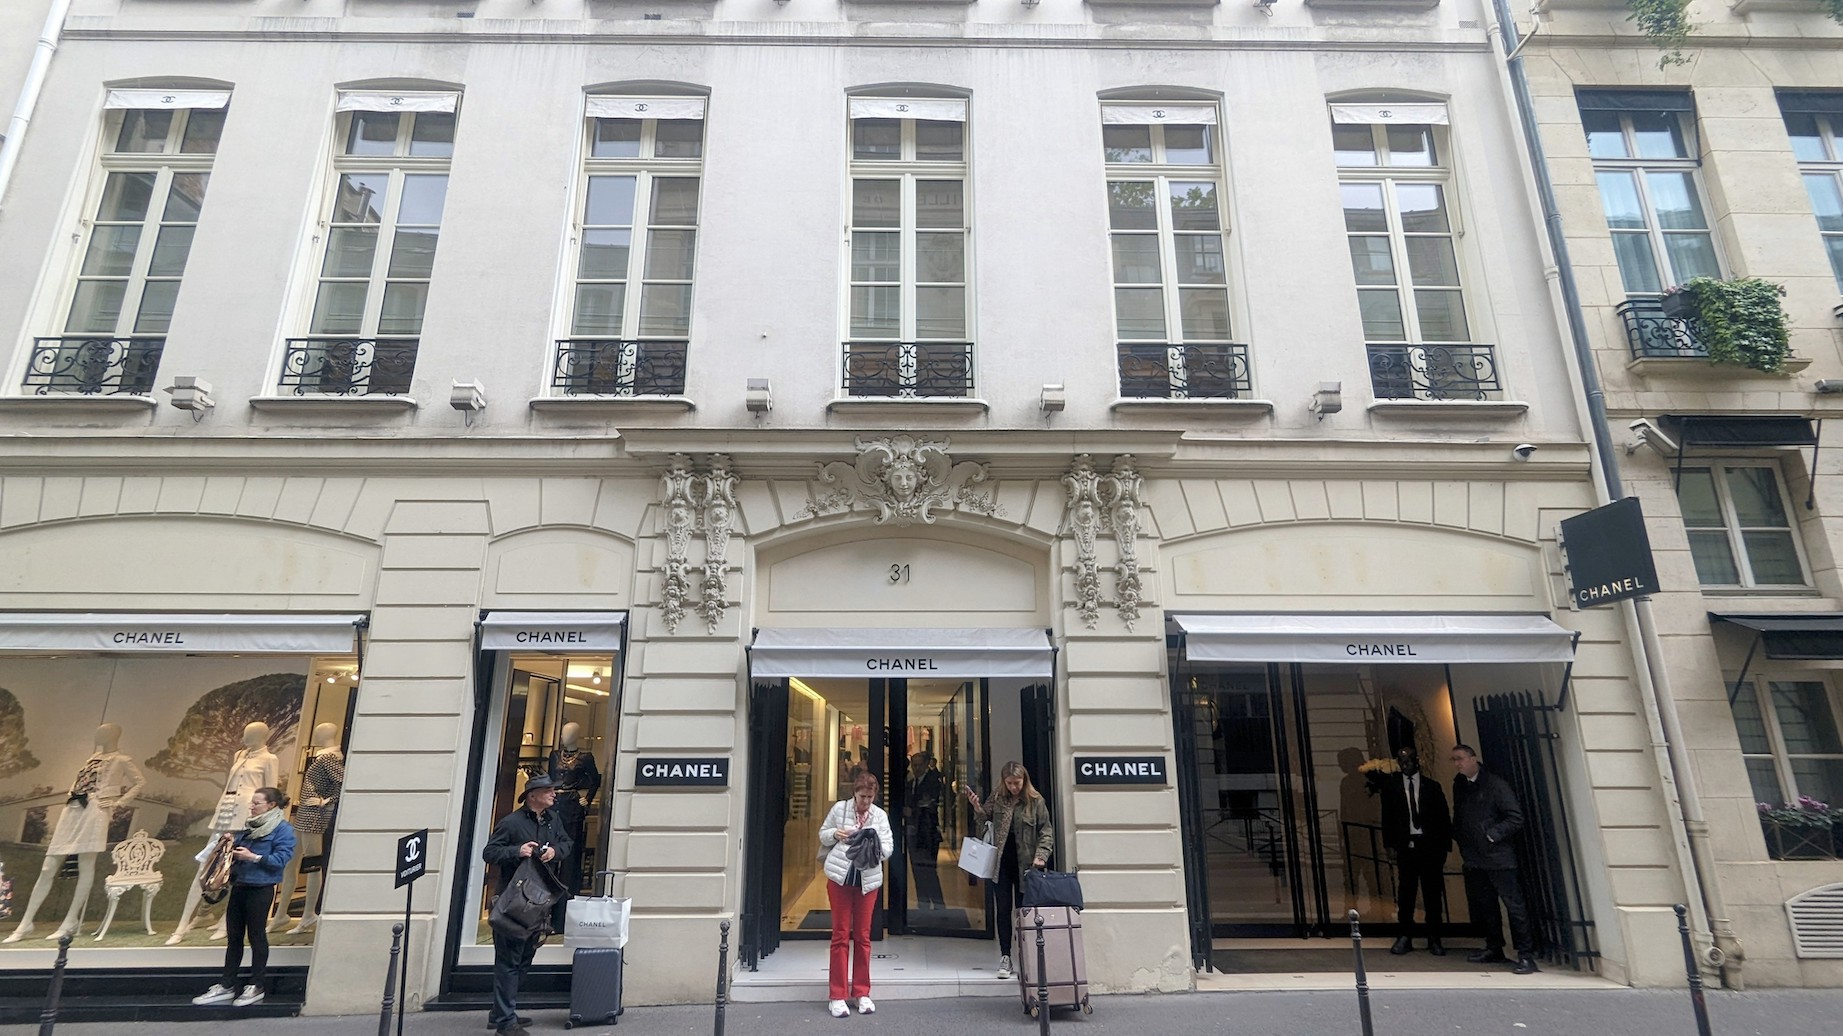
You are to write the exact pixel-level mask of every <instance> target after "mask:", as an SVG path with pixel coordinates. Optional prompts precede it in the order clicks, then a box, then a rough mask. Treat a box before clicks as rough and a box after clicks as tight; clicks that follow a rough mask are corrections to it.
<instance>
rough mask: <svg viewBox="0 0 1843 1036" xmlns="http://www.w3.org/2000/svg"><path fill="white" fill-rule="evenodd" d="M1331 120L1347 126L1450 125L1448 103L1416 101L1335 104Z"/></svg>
mask: <svg viewBox="0 0 1843 1036" xmlns="http://www.w3.org/2000/svg"><path fill="white" fill-rule="evenodd" d="M1331 121H1332V122H1335V123H1338V124H1340V125H1347V126H1370V125H1375V124H1377V123H1383V124H1388V125H1394V124H1411V125H1416V126H1445V125H1448V122H1447V115H1446V105H1444V104H1438V103H1432V102H1426V101H1416V102H1413V103H1410V104H1334V105H1332V106H1331Z"/></svg>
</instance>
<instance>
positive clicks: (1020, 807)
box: [974, 796, 1056, 875]
mask: <svg viewBox="0 0 1843 1036" xmlns="http://www.w3.org/2000/svg"><path fill="white" fill-rule="evenodd" d="M974 817H975V819H977V820H978V822H979V823H981V824H984V823H986V822H987V821H990V822H991V824H992V845H993V847H994V848H996V849H997V850H998V858H999V859H1001V860H1002V859H1004V858H1005V849H1006V848H1007V847H1010V848H1012V849H1013V850H1014V851H1016V853H1017V872H1018V874H1019V875H1022V874H1023V873H1024V872H1025V871H1027V870H1029V869H1030V868H1031V865H1032V864H1033V863H1035V862H1036V860H1037V859H1038V858H1039V857H1041V858H1042V859H1043V860H1044V861H1045V862H1048V860H1049V857H1050V853H1051V852H1052V851H1053V850H1054V849H1055V848H1056V829H1055V828H1054V827H1052V826H1051V825H1050V820H1049V806H1048V805H1047V804H1046V803H1044V801H1043V798H1042V796H1038V797H1036V798H1025V799H1024V800H1023V801H1022V802H1020V803H1018V804H1017V805H1016V806H1008V805H1005V804H1003V803H999V802H988V801H984V800H982V801H981V802H980V803H979V808H978V809H977V810H975V811H974ZM1026 847H1029V848H1028V849H1027V848H1026Z"/></svg>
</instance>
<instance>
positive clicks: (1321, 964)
mask: <svg viewBox="0 0 1843 1036" xmlns="http://www.w3.org/2000/svg"><path fill="white" fill-rule="evenodd" d="M1363 941H1364V942H1365V943H1369V941H1370V940H1368V939H1365V940H1363ZM1378 941H1379V942H1381V943H1382V945H1381V946H1373V945H1366V946H1364V947H1363V967H1364V969H1365V970H1367V971H1369V972H1371V973H1382V972H1396V973H1400V972H1404V971H1412V972H1417V973H1419V972H1429V971H1453V972H1475V971H1477V970H1479V968H1480V965H1477V964H1467V963H1466V962H1465V955H1466V954H1468V953H1470V952H1472V949H1473V947H1470V946H1464V947H1454V946H1452V945H1450V944H1449V945H1448V946H1447V947H1446V951H1447V952H1446V956H1444V957H1436V956H1434V955H1433V954H1431V953H1428V952H1427V949H1426V947H1425V946H1424V945H1422V944H1419V943H1417V944H1416V945H1415V949H1414V952H1413V953H1404V954H1402V955H1401V956H1399V957H1397V956H1394V955H1393V954H1391V953H1389V943H1390V942H1392V941H1393V940H1388V939H1385V940H1378ZM1210 962H1211V963H1212V964H1214V965H1215V968H1216V970H1217V971H1221V972H1224V973H1227V974H1232V975H1292V974H1306V973H1310V972H1326V971H1350V970H1351V959H1350V943H1349V942H1348V941H1346V942H1345V943H1344V944H1343V945H1342V946H1341V947H1337V948H1335V949H1334V948H1332V947H1325V948H1324V949H1317V948H1310V949H1307V948H1300V949H1284V950H1280V949H1258V950H1257V949H1245V950H1244V949H1230V950H1221V949H1219V950H1216V951H1215V952H1214V953H1212V954H1210ZM1493 967H1504V965H1493Z"/></svg>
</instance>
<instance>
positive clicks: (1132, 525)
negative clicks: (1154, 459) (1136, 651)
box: [1096, 454, 1145, 630]
mask: <svg viewBox="0 0 1843 1036" xmlns="http://www.w3.org/2000/svg"><path fill="white" fill-rule="evenodd" d="M1096 488H1097V489H1098V491H1099V493H1098V495H1099V499H1100V502H1101V503H1102V504H1104V505H1105V506H1106V508H1107V512H1106V514H1107V517H1106V522H1107V525H1108V526H1109V528H1111V529H1112V530H1113V538H1114V542H1115V543H1116V544H1118V545H1119V548H1120V561H1119V563H1118V564H1117V565H1115V566H1114V578H1115V582H1114V598H1115V599H1114V604H1115V607H1118V608H1119V609H1120V618H1122V619H1125V620H1126V628H1127V629H1129V630H1130V629H1132V628H1133V624H1134V623H1135V622H1138V621H1139V595H1140V592H1141V590H1142V589H1143V588H1142V587H1141V586H1140V583H1139V508H1140V507H1141V506H1143V501H1142V495H1143V493H1144V491H1145V479H1143V478H1141V477H1140V476H1139V469H1138V468H1137V467H1136V466H1135V465H1134V464H1133V458H1132V456H1131V455H1130V454H1121V455H1120V456H1118V457H1115V458H1114V462H1113V471H1112V473H1110V474H1109V475H1108V476H1107V477H1106V478H1103V479H1101V480H1100V482H1099V485H1098V486H1097V487H1096Z"/></svg>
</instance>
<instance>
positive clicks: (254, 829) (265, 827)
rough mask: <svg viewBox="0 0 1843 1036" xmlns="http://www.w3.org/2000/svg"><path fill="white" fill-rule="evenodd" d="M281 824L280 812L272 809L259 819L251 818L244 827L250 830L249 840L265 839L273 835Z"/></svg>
mask: <svg viewBox="0 0 1843 1036" xmlns="http://www.w3.org/2000/svg"><path fill="white" fill-rule="evenodd" d="M281 822H282V811H281V810H280V809H276V808H273V807H272V808H270V810H269V811H268V812H267V813H264V814H263V815H261V816H259V817H251V818H250V819H249V821H248V822H247V823H246V824H245V825H244V826H246V827H248V828H249V829H250V837H251V838H267V837H269V836H270V835H272V834H274V833H275V829H276V827H277V826H279V825H280V824H281Z"/></svg>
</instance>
